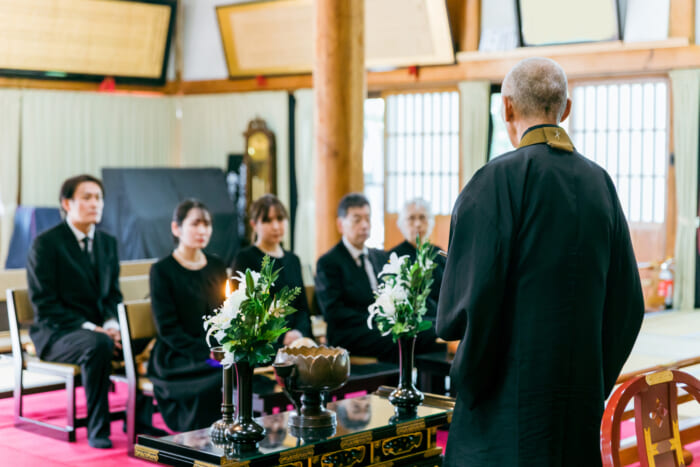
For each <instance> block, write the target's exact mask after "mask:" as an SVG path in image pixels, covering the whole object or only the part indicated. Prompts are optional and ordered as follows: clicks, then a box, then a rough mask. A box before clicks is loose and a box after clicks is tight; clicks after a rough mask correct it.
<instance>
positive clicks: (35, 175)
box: [20, 91, 175, 206]
mask: <svg viewBox="0 0 700 467" xmlns="http://www.w3.org/2000/svg"><path fill="white" fill-rule="evenodd" d="M174 123H175V111H174V101H173V100H172V99H170V98H164V97H135V96H126V95H115V94H100V93H93V92H60V91H23V92H22V132H21V134H22V137H21V138H22V139H21V141H22V143H21V148H22V149H21V151H22V155H21V167H22V169H21V198H20V200H21V203H22V204H24V205H30V206H57V205H58V191H59V188H60V185H61V183H62V182H63V180H65V179H66V178H68V177H70V176H73V175H77V174H79V173H90V174H93V175H96V176H100V175H101V169H102V168H103V167H154V166H168V165H172V164H173V150H172V144H173V128H174Z"/></svg>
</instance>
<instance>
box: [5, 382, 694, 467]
mask: <svg viewBox="0 0 700 467" xmlns="http://www.w3.org/2000/svg"><path fill="white" fill-rule="evenodd" d="M76 401H77V404H76V405H77V407H78V409H77V410H78V414H84V413H85V397H84V395H83V393H82V388H80V389H78V395H77V399H76ZM125 402H126V386H125V385H123V384H118V385H117V391H116V392H115V393H111V394H110V406H111V407H112V408H113V409H115V408H122V407H124V405H125ZM12 407H13V400H12V398H11V397H10V398H6V399H0V465H12V466H22V467H23V466H27V467H34V466H37V465H42V466H61V467H70V466H94V465H99V466H100V467H118V466H122V465H134V466H142V467H145V466H148V465H153V464H151V463H150V462H145V461H141V460H138V459H134V458H131V457H129V456H127V454H126V434H124V433H123V432H122V422H121V421H116V422H114V423H112V436H111V439H112V443H113V444H114V448H113V449H93V448H91V447H90V446H88V444H87V432H86V430H85V428H79V429H78V431H77V441H76V442H75V443H69V442H66V441H59V440H56V439H53V438H49V437H46V436H42V435H37V434H34V433H30V432H27V431H24V430H19V429H17V428H15V427H14V426H13V422H12ZM25 407H26V409H25V413H26V414H27V415H32V416H37V415H40V416H41V418H42V419H43V420H51V421H56V422H58V421H61V420H65V391H54V392H50V393H44V394H35V395H32V396H27V398H25ZM153 422H154V425H156V426H157V427H159V428H163V429H165V424H164V423H163V420H162V419H161V418H160V415H159V414H156V415H155V416H154V417H153ZM633 430H634V427H633V426H632V424H631V423H629V422H625V424H624V426H623V429H622V435H623V437H624V436H633V434H634V432H633ZM446 442H447V432H446V431H438V433H437V444H438V445H439V446H441V447H443V448H444V446H445V444H446ZM686 449H688V450H690V451H691V452H692V453H693V455H694V461H693V463H692V464H690V465H693V466H700V441H698V442H695V443H693V444H690V445H688V446H686ZM633 465H635V466H637V465H639V464H633Z"/></svg>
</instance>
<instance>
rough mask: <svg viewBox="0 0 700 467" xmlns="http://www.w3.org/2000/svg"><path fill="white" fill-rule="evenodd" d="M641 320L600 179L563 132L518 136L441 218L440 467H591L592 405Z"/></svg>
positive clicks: (631, 269)
mask: <svg viewBox="0 0 700 467" xmlns="http://www.w3.org/2000/svg"><path fill="white" fill-rule="evenodd" d="M530 133H531V134H530ZM643 314H644V304H643V299H642V292H641V287H640V282H639V275H638V272H637V265H636V262H635V257H634V253H633V251H632V245H631V243H630V236H629V231H628V227H627V222H626V220H625V217H624V214H623V212H622V209H621V207H620V203H619V201H618V198H617V194H616V192H615V187H614V186H613V183H612V181H611V180H610V177H609V176H608V175H607V173H606V172H605V171H604V170H603V169H602V168H601V167H599V166H598V165H596V164H595V163H594V162H592V161H590V160H589V159H587V158H585V157H583V156H582V155H581V154H579V153H577V152H576V151H575V150H574V148H573V146H572V145H571V143H570V140H569V138H568V136H567V135H566V133H565V132H564V130H563V129H561V128H559V127H555V126H549V125H547V126H539V127H533V128H531V129H530V130H528V132H526V135H525V136H524V138H523V142H522V143H521V147H520V148H518V149H517V150H515V151H513V152H510V153H507V154H505V155H503V156H500V157H498V158H497V159H495V160H493V161H491V162H490V163H488V164H487V165H486V166H484V167H483V168H482V169H481V170H479V171H478V172H477V173H476V174H475V175H474V177H473V178H472V180H471V181H470V182H469V184H468V185H467V186H466V188H465V189H464V190H463V191H462V193H461V194H460V196H459V198H458V199H457V202H456V204H455V207H454V210H453V212H452V221H451V226H450V243H449V255H448V258H447V262H446V268H445V275H444V278H443V282H442V288H441V293H440V301H439V305H438V316H437V332H438V335H439V336H440V337H442V338H444V339H446V340H456V339H461V340H462V341H461V344H460V346H459V349H458V351H457V355H456V356H455V359H454V363H453V367H452V372H451V378H452V386H453V387H454V388H456V392H457V405H456V407H455V412H454V418H453V421H452V425H451V428H450V435H449V439H448V443H447V451H446V462H445V465H450V466H457V465H459V466H469V467H479V466H493V465H504V466H506V465H507V466H509V467H514V466H523V467H525V466H527V467H533V466H561V465H567V466H586V467H591V466H596V465H600V464H601V460H600V452H599V427H600V421H601V417H602V413H603V408H604V401H605V399H606V398H607V396H608V395H609V394H610V392H611V390H612V388H613V385H614V383H615V380H616V379H617V376H618V374H619V372H620V370H621V369H622V365H623V364H624V362H625V360H626V359H627V356H628V355H629V353H630V351H631V350H632V346H633V344H634V341H635V339H636V336H637V334H638V332H639V328H640V326H641V322H642V317H643Z"/></svg>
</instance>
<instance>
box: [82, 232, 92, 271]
mask: <svg viewBox="0 0 700 467" xmlns="http://www.w3.org/2000/svg"><path fill="white" fill-rule="evenodd" d="M81 242H82V244H83V254H84V255H85V258H86V259H87V260H88V264H89V265H90V266H94V265H95V262H94V261H93V259H92V254H91V253H90V248H89V247H90V238H89V237H85V238H83V239H82V241H81Z"/></svg>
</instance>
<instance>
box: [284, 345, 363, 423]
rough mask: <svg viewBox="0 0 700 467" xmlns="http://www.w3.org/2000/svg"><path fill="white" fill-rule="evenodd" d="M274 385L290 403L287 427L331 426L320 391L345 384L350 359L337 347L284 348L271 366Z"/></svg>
mask: <svg viewBox="0 0 700 467" xmlns="http://www.w3.org/2000/svg"><path fill="white" fill-rule="evenodd" d="M273 367H274V369H275V375H276V378H277V382H278V383H279V384H280V385H281V386H282V388H283V389H284V391H285V394H287V397H289V399H290V400H291V401H292V403H293V404H294V408H295V409H296V413H293V414H291V415H290V416H289V425H290V426H292V427H296V428H303V429H316V428H326V429H327V428H329V427H335V424H336V421H335V413H334V412H332V411H330V410H327V409H326V408H325V406H324V405H325V404H324V401H323V399H322V397H321V393H322V392H327V391H332V390H334V389H337V388H339V387H341V386H343V385H344V384H345V382H346V381H347V380H348V377H349V376H350V356H349V355H348V351H347V350H345V349H343V348H340V347H326V346H320V347H298V348H289V347H284V348H282V349H280V350H279V351H278V352H277V357H276V358H275V363H274V364H273Z"/></svg>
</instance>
